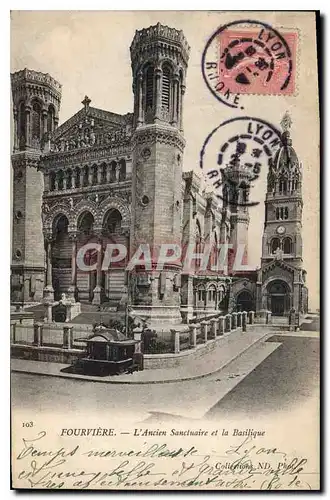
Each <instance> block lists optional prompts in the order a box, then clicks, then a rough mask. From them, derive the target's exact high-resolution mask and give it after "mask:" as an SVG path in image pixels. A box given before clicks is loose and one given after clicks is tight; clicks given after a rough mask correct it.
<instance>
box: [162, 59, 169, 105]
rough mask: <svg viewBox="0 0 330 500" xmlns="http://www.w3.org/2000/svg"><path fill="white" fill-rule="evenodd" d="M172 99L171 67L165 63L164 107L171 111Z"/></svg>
mask: <svg viewBox="0 0 330 500" xmlns="http://www.w3.org/2000/svg"><path fill="white" fill-rule="evenodd" d="M170 99H171V68H170V67H169V66H168V65H167V64H164V66H163V77H162V108H163V109H165V110H166V111H170Z"/></svg>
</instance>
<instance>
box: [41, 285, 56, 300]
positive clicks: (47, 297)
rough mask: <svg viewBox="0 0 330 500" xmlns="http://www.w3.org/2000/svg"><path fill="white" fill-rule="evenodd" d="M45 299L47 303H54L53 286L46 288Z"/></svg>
mask: <svg viewBox="0 0 330 500" xmlns="http://www.w3.org/2000/svg"><path fill="white" fill-rule="evenodd" d="M43 298H44V300H45V301H47V302H51V301H52V302H54V288H53V287H52V285H47V286H45V288H44V293H43Z"/></svg>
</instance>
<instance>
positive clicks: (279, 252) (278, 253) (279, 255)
mask: <svg viewBox="0 0 330 500" xmlns="http://www.w3.org/2000/svg"><path fill="white" fill-rule="evenodd" d="M282 256H283V251H282V250H281V249H280V247H278V248H277V249H276V250H275V259H276V260H281V259H282Z"/></svg>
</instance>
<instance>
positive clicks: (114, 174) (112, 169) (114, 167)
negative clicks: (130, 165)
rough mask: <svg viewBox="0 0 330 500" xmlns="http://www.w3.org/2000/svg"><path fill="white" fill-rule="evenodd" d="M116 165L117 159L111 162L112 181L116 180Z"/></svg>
mask: <svg viewBox="0 0 330 500" xmlns="http://www.w3.org/2000/svg"><path fill="white" fill-rule="evenodd" d="M116 166H117V163H116V162H115V161H112V162H111V163H110V182H116Z"/></svg>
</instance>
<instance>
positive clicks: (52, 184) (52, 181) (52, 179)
mask: <svg viewBox="0 0 330 500" xmlns="http://www.w3.org/2000/svg"><path fill="white" fill-rule="evenodd" d="M55 178H56V174H55V172H51V173H50V174H49V189H50V191H55Z"/></svg>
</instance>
